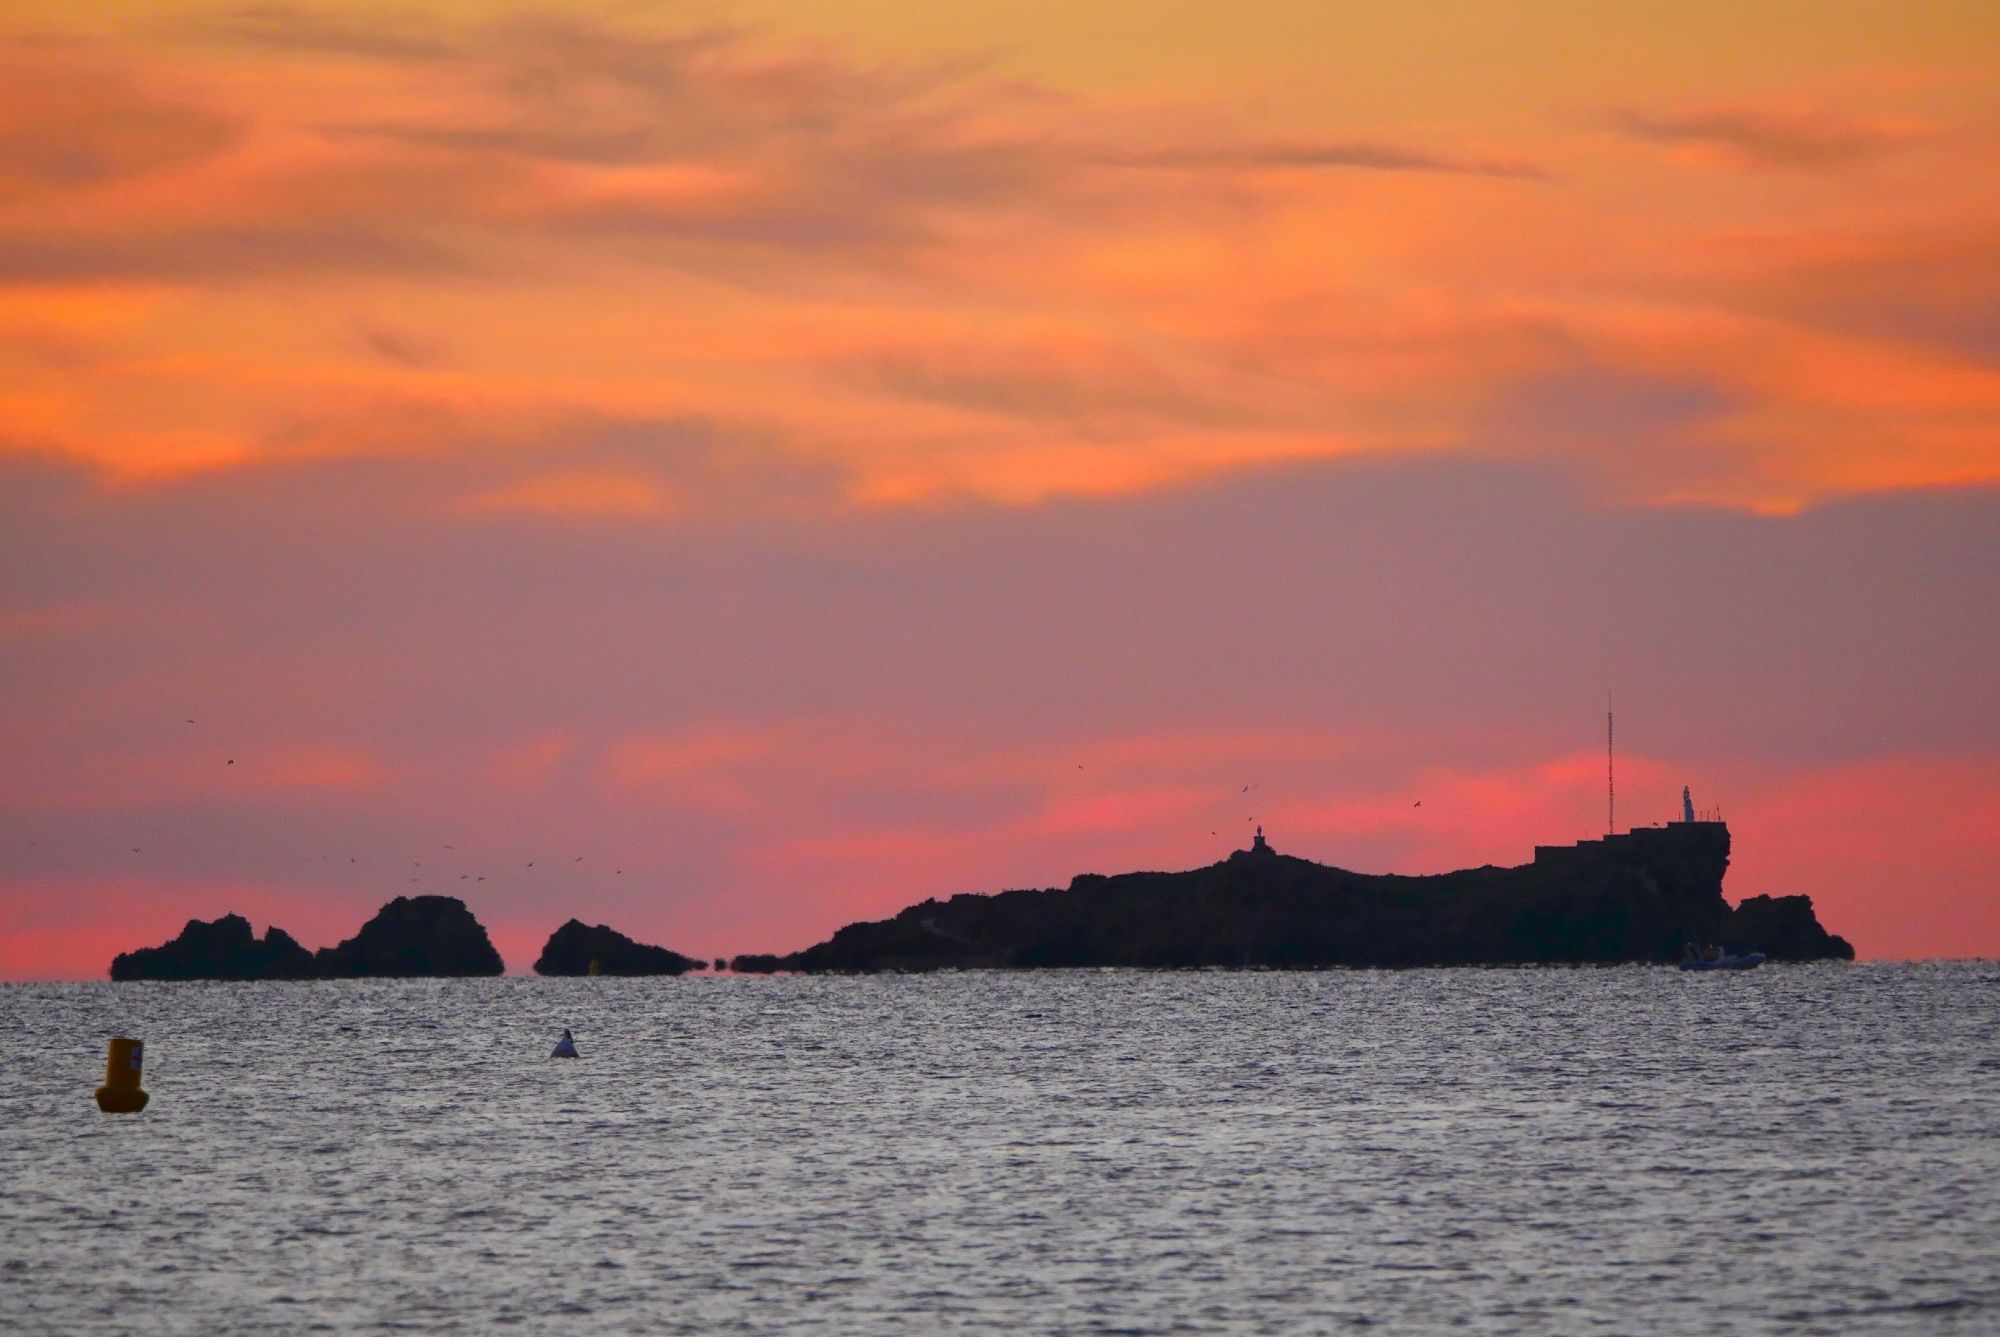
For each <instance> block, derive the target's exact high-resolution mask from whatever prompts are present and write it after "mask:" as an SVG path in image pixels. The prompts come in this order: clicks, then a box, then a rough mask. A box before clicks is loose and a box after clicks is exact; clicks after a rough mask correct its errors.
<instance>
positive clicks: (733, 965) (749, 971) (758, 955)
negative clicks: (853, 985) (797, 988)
mask: <svg viewBox="0 0 2000 1337" xmlns="http://www.w3.org/2000/svg"><path fill="white" fill-rule="evenodd" d="M842 931H843V932H845V930H842ZM790 960H792V957H789V956H773V955H771V954H770V953H769V952H753V953H751V954H749V955H746V956H739V957H736V958H735V959H734V960H732V961H731V962H730V963H729V968H730V969H731V970H733V971H735V972H736V973H737V974H739V975H770V974H774V973H775V972H777V971H780V970H794V969H797V967H795V966H791V965H787V964H786V963H787V962H788V961H790ZM853 968H854V969H864V967H858V966H857V967H853Z"/></svg>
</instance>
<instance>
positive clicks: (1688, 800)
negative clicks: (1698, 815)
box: [1681, 785, 1694, 822]
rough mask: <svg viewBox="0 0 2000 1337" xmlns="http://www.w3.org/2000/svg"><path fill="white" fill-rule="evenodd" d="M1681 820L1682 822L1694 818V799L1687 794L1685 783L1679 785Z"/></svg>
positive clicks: (1690, 820)
mask: <svg viewBox="0 0 2000 1337" xmlns="http://www.w3.org/2000/svg"><path fill="white" fill-rule="evenodd" d="M1681 820H1682V821H1683V822H1692V821H1693V820H1694V799H1693V798H1692V797H1691V796H1690V795H1689V794H1688V787H1687V786H1686V785H1682V786H1681Z"/></svg>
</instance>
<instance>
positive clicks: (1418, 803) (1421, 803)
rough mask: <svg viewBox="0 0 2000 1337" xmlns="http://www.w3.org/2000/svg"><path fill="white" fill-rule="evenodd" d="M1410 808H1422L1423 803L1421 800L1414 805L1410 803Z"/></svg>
mask: <svg viewBox="0 0 2000 1337" xmlns="http://www.w3.org/2000/svg"><path fill="white" fill-rule="evenodd" d="M1410 806H1411V807H1412V808H1421V807H1423V806H1424V801H1423V800H1422V799H1418V800H1417V801H1416V802H1415V803H1412V804H1411V805H1410Z"/></svg>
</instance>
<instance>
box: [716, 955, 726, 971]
mask: <svg viewBox="0 0 2000 1337" xmlns="http://www.w3.org/2000/svg"><path fill="white" fill-rule="evenodd" d="M715 968H716V969H717V970H727V969H729V962H728V961H727V960H726V959H724V958H722V957H720V956H718V957H716V958H715Z"/></svg>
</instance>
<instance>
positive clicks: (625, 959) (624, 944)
mask: <svg viewBox="0 0 2000 1337" xmlns="http://www.w3.org/2000/svg"><path fill="white" fill-rule="evenodd" d="M593 966H595V967H596V969H594V970H593V969H592V967H593ZM701 968H702V962H700V961H697V960H695V959H694V958H693V957H687V956H682V955H681V954H680V953H679V952H670V951H668V950H667V949H666V948H664V947H650V946H648V945H646V944H645V943H643V942H634V941H633V940H632V939H630V938H628V937H626V936H625V935H624V934H623V933H620V932H618V931H617V930H616V929H612V928H607V927H606V926H605V925H603V924H598V925H596V926H595V927H593V926H591V925H587V924H585V923H584V922H583V921H582V920H580V919H572V920H570V921H569V922H568V923H567V924H564V925H563V926H562V927H561V928H559V929H557V930H556V931H555V932H554V933H551V934H550V935H549V941H548V945H547V946H545V947H543V948H542V954H541V956H540V957H539V958H537V959H536V961H535V973H536V974H537V975H679V974H681V973H683V972H685V971H689V970H699V969H701Z"/></svg>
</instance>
